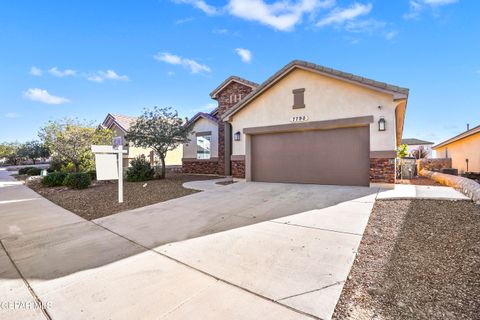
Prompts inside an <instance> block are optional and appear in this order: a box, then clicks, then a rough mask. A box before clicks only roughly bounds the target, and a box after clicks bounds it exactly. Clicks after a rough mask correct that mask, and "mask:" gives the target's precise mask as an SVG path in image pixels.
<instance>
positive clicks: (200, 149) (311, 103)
mask: <svg viewBox="0 0 480 320" xmlns="http://www.w3.org/2000/svg"><path fill="white" fill-rule="evenodd" d="M408 93H409V90H408V89H406V88H401V87H398V86H395V85H390V84H387V83H383V82H378V81H374V80H370V79H367V78H364V77H360V76H356V75H353V74H350V73H345V72H341V71H338V70H334V69H331V68H326V67H323V66H320V65H316V64H313V63H309V62H305V61H298V60H295V61H292V62H290V63H289V64H287V65H286V66H285V67H283V68H281V69H280V70H279V71H278V72H276V73H275V74H274V75H272V76H271V77H270V78H269V79H267V80H266V81H265V82H263V83H262V84H260V85H257V84H255V83H253V82H250V81H247V80H245V79H242V78H239V77H230V78H228V79H227V80H225V81H224V82H223V83H222V84H221V85H220V86H219V87H217V88H216V89H215V90H214V91H213V92H212V98H214V99H217V100H218V102H219V105H218V108H217V109H216V110H215V111H214V112H213V113H212V114H198V115H196V116H195V117H194V118H193V119H192V120H191V121H190V123H189V124H190V125H193V126H194V129H193V130H194V136H193V137H192V138H193V139H192V141H191V142H190V143H189V144H188V145H185V146H184V161H183V168H184V170H185V171H186V172H196V173H213V172H216V173H221V174H226V175H233V176H235V177H244V178H246V180H247V181H263V182H289V183H317V184H331V185H360V186H368V185H369V184H370V183H375V182H380V183H394V182H395V176H396V174H395V170H396V166H395V159H396V151H395V150H396V148H397V146H399V145H400V144H401V141H402V131H403V122H404V118H405V111H406V106H407V99H408ZM205 140H207V141H209V146H210V154H209V155H207V156H205V154H204V149H205V145H206V144H208V143H205Z"/></svg>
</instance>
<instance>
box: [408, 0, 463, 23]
mask: <svg viewBox="0 0 480 320" xmlns="http://www.w3.org/2000/svg"><path fill="white" fill-rule="evenodd" d="M458 1H459V0H410V2H409V6H410V10H409V12H408V13H406V14H404V15H403V17H404V18H405V19H416V18H418V17H419V16H420V14H421V13H422V11H423V10H424V9H425V7H430V8H432V9H433V10H436V9H437V8H438V7H441V6H445V5H449V4H454V3H457V2H458Z"/></svg>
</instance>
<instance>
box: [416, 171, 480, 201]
mask: <svg viewBox="0 0 480 320" xmlns="http://www.w3.org/2000/svg"><path fill="white" fill-rule="evenodd" d="M420 175H421V176H424V177H427V178H430V179H432V180H435V181H437V182H438V183H441V184H444V185H446V186H449V187H452V188H455V189H457V190H458V191H461V192H462V193H463V194H465V195H466V196H467V197H470V198H471V199H472V200H473V202H475V203H477V204H480V184H478V183H476V182H475V181H473V180H470V179H468V178H463V177H459V176H452V175H450V174H444V173H440V172H433V171H428V170H422V171H420Z"/></svg>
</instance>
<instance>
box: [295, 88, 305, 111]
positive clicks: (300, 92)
mask: <svg viewBox="0 0 480 320" xmlns="http://www.w3.org/2000/svg"><path fill="white" fill-rule="evenodd" d="M292 92H293V109H301V108H305V97H304V96H305V88H301V89H295V90H293V91H292Z"/></svg>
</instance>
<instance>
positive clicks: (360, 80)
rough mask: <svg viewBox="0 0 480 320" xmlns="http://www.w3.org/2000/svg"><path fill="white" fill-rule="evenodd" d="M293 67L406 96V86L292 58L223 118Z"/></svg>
mask: <svg viewBox="0 0 480 320" xmlns="http://www.w3.org/2000/svg"><path fill="white" fill-rule="evenodd" d="M295 69H303V70H308V71H313V72H316V73H319V74H322V75H325V76H328V77H331V78H336V79H339V80H343V81H347V82H351V83H355V84H358V85H361V86H364V87H367V88H370V89H373V90H376V91H381V92H385V93H390V94H392V95H393V98H394V100H401V99H406V98H407V97H408V92H409V89H407V88H402V87H399V86H395V85H392V84H388V83H385V82H379V81H375V80H372V79H368V78H364V77H361V76H357V75H354V74H351V73H347V72H343V71H339V70H335V69H332V68H327V67H324V66H321V65H318V64H314V63H310V62H306V61H302V60H293V61H292V62H290V63H289V64H287V65H286V66H284V67H283V68H282V69H280V70H279V71H277V72H276V73H275V74H274V75H273V76H271V77H270V78H268V79H267V80H266V81H265V82H263V83H262V84H261V85H260V86H258V87H257V88H256V89H255V90H253V91H252V92H251V93H250V94H249V95H247V96H246V97H245V98H244V99H243V100H241V101H240V102H239V103H237V104H236V105H235V106H233V108H232V109H230V110H229V111H227V112H226V113H225V114H224V115H223V118H224V119H226V118H228V117H229V116H231V115H233V114H235V113H236V112H237V111H239V110H240V109H242V108H243V107H244V106H246V105H247V104H248V103H249V102H250V101H252V100H253V99H255V98H256V97H257V96H258V95H260V94H261V93H263V92H264V91H266V90H267V89H268V88H270V87H271V86H272V85H273V84H275V83H276V82H278V81H279V80H280V79H282V78H283V77H284V76H286V75H287V74H289V73H290V72H291V71H293V70H295Z"/></svg>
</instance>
